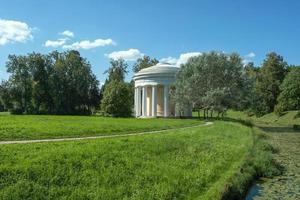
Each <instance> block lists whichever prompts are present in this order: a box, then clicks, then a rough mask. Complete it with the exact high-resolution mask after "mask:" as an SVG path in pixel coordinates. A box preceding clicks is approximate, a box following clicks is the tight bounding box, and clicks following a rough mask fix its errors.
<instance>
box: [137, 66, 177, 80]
mask: <svg viewBox="0 0 300 200" xmlns="http://www.w3.org/2000/svg"><path fill="white" fill-rule="evenodd" d="M178 70H179V68H178V67H176V66H174V65H171V64H169V63H158V64H156V65H154V66H152V67H147V68H145V69H142V70H140V71H139V72H137V73H136V74H135V75H134V76H135V77H136V76H140V75H148V74H149V75H150V74H160V75H162V74H169V75H172V74H173V75H175V74H176V73H177V71H178Z"/></svg>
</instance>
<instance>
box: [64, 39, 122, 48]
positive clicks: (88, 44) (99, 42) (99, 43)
mask: <svg viewBox="0 0 300 200" xmlns="http://www.w3.org/2000/svg"><path fill="white" fill-rule="evenodd" d="M108 45H116V43H115V42H114V41H113V40H112V39H96V40H94V41H89V40H83V41H80V42H75V43H73V44H70V45H63V48H64V49H92V48H96V47H103V46H108Z"/></svg>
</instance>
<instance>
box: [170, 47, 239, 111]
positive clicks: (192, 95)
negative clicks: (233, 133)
mask: <svg viewBox="0 0 300 200" xmlns="http://www.w3.org/2000/svg"><path fill="white" fill-rule="evenodd" d="M242 72H243V65H242V59H241V57H240V56H239V55H237V54H230V55H227V54H224V53H219V52H210V53H204V54H202V55H200V56H197V57H192V58H190V59H189V60H188V62H187V63H186V64H184V65H182V66H181V68H180V70H179V72H178V74H177V79H176V91H175V94H174V97H173V98H174V99H175V102H176V104H177V105H176V106H177V109H179V110H182V109H183V108H184V106H185V105H192V106H193V108H194V109H197V110H200V109H203V110H204V113H205V115H207V114H208V113H207V112H208V110H210V111H217V112H218V113H224V112H225V111H226V109H228V108H238V107H240V100H241V98H242V96H243V92H242V89H243V85H244V83H243V78H242Z"/></svg>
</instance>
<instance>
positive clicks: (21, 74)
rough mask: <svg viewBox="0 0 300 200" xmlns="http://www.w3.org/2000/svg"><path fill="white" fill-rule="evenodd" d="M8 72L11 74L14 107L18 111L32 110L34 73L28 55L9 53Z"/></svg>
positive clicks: (29, 111)
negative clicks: (31, 70)
mask: <svg viewBox="0 0 300 200" xmlns="http://www.w3.org/2000/svg"><path fill="white" fill-rule="evenodd" d="M6 68H7V72H8V73H10V74H11V76H10V77H9V81H10V82H11V84H12V90H11V92H12V93H11V94H12V99H13V103H14V105H13V109H15V110H18V111H17V112H18V113H31V111H32V83H33V81H32V75H31V74H30V66H29V65H28V60H27V57H26V56H16V55H9V56H8V61H7V63H6Z"/></svg>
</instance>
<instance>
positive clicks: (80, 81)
mask: <svg viewBox="0 0 300 200" xmlns="http://www.w3.org/2000/svg"><path fill="white" fill-rule="evenodd" d="M6 68H7V72H8V73H10V77H9V80H7V81H3V82H2V84H1V87H0V99H1V102H2V106H3V108H5V109H6V110H9V111H10V112H11V113H14V114H22V113H24V114H90V113H91V112H92V111H93V110H95V109H98V108H99V101H100V99H99V98H100V89H99V81H98V80H97V79H96V76H95V75H94V74H93V73H92V70H91V65H90V64H89V62H87V61H86V59H84V58H82V57H81V56H80V54H79V52H77V51H68V52H64V53H59V52H57V51H54V52H52V53H50V54H47V55H42V54H39V53H31V54H28V55H26V56H16V55H10V56H9V57H8V61H7V63H6Z"/></svg>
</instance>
